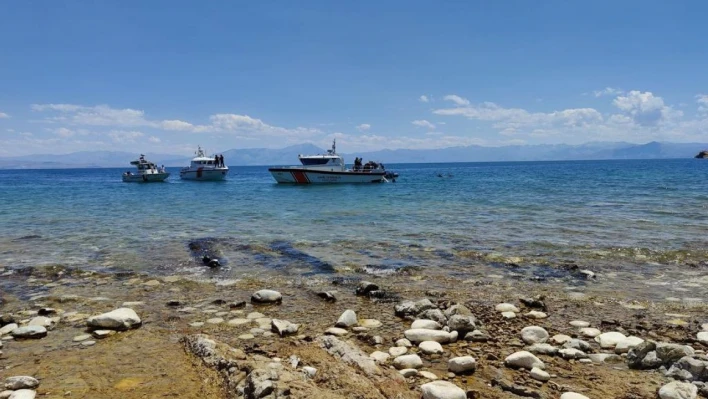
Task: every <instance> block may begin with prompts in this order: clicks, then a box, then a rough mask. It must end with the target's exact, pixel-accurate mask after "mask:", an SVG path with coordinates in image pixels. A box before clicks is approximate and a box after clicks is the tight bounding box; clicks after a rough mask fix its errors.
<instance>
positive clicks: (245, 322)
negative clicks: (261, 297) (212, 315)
mask: <svg viewBox="0 0 708 399" xmlns="http://www.w3.org/2000/svg"><path fill="white" fill-rule="evenodd" d="M251 323H253V319H243V318H236V319H231V320H229V321H227V322H226V324H228V325H229V326H231V327H239V326H245V325H248V324H251Z"/></svg>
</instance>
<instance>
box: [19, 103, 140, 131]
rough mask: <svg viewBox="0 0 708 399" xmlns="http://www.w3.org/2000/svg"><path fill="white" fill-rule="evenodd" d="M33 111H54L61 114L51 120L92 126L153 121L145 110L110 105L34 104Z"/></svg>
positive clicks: (123, 124) (133, 124) (135, 124)
mask: <svg viewBox="0 0 708 399" xmlns="http://www.w3.org/2000/svg"><path fill="white" fill-rule="evenodd" d="M31 108H32V110H33V111H38V112H45V111H54V112H59V113H60V114H64V115H61V116H59V117H55V118H49V120H50V121H55V122H56V121H59V122H67V123H70V124H75V125H90V126H149V125H151V122H148V121H147V120H146V119H145V112H143V111H140V110H136V109H131V108H124V109H116V108H111V107H109V106H108V105H96V106H93V107H86V106H82V105H75V104H33V105H32V106H31Z"/></svg>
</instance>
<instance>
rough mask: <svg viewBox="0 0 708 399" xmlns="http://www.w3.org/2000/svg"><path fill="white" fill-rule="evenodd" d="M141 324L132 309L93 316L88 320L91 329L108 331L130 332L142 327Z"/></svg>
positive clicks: (121, 309) (120, 309)
mask: <svg viewBox="0 0 708 399" xmlns="http://www.w3.org/2000/svg"><path fill="white" fill-rule="evenodd" d="M141 324H142V321H141V320H140V317H138V314H137V313H135V311H134V310H133V309H131V308H119V309H116V310H114V311H112V312H108V313H103V314H100V315H97V316H91V317H89V318H88V320H86V325H88V326H89V327H91V328H100V329H107V330H128V329H131V328H137V327H140V325H141Z"/></svg>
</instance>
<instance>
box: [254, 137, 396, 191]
mask: <svg viewBox="0 0 708 399" xmlns="http://www.w3.org/2000/svg"><path fill="white" fill-rule="evenodd" d="M336 149H337V142H336V140H335V141H333V142H332V148H331V149H329V150H327V153H326V154H318V155H302V154H300V155H298V159H299V160H300V163H301V164H302V165H299V166H283V167H274V168H268V171H269V172H270V174H271V175H273V178H274V179H275V181H276V182H278V183H286V184H287V183H289V184H330V183H385V182H389V181H395V178H396V177H398V174H397V173H393V172H389V171H386V169H384V165H383V164H381V163H376V162H367V163H366V164H364V165H362V164H361V162H356V163H355V165H354V168H352V169H350V168H347V166H346V164H345V163H344V158H342V156H341V155H339V154H337V151H336Z"/></svg>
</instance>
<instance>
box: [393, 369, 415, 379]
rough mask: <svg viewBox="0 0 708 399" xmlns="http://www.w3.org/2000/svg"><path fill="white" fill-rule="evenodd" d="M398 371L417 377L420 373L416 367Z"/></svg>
mask: <svg viewBox="0 0 708 399" xmlns="http://www.w3.org/2000/svg"><path fill="white" fill-rule="evenodd" d="M398 373H399V374H401V375H402V376H404V377H406V378H408V377H415V376H417V375H418V370H416V369H403V370H398Z"/></svg>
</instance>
